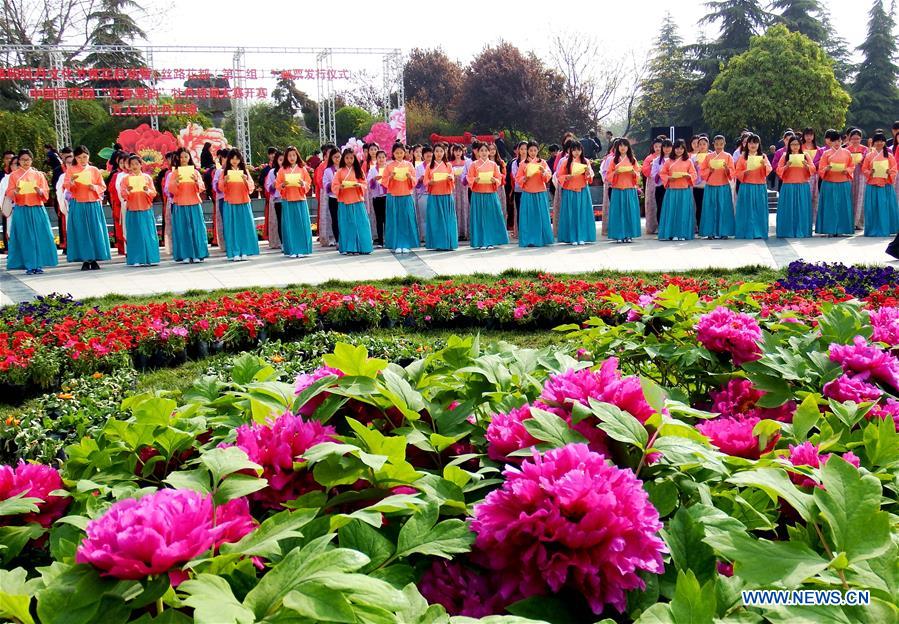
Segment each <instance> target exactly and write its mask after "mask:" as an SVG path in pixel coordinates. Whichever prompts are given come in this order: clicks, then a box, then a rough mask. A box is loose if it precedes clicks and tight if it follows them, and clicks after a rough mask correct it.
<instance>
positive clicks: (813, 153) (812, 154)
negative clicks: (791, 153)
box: [805, 150, 818, 160]
mask: <svg viewBox="0 0 899 624" xmlns="http://www.w3.org/2000/svg"><path fill="white" fill-rule="evenodd" d="M805 155H806V156H808V157H809V158H811V159H812V160H815V156H817V155H818V150H805Z"/></svg>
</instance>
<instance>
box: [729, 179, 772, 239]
mask: <svg viewBox="0 0 899 624" xmlns="http://www.w3.org/2000/svg"><path fill="white" fill-rule="evenodd" d="M735 213H736V222H737V225H736V230H735V232H736V233H735V236H736V237H737V238H744V239H752V238H764V239H767V238H768V186H767V185H766V184H749V183H747V182H744V183H742V184H741V185H740V189H739V190H738V191H737V206H736V210H735Z"/></svg>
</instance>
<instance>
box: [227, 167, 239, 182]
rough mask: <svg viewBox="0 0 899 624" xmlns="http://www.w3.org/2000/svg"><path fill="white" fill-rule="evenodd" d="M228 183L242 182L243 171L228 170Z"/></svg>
mask: <svg viewBox="0 0 899 624" xmlns="http://www.w3.org/2000/svg"><path fill="white" fill-rule="evenodd" d="M227 175H228V182H243V171H241V170H240V169H228V174H227Z"/></svg>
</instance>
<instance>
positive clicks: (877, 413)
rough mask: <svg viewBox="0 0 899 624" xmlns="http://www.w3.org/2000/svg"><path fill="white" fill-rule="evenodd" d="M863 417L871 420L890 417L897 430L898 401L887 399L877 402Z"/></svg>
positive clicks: (898, 427) (898, 429) (898, 423)
mask: <svg viewBox="0 0 899 624" xmlns="http://www.w3.org/2000/svg"><path fill="white" fill-rule="evenodd" d="M865 418H867V419H868V420H872V419H874V418H882V419H884V420H886V419H887V418H892V419H893V422H894V423H895V425H896V431H899V401H897V400H895V399H887V400H886V402H884V403H877V404H875V405H874V406H873V407H871V409H870V410H869V411H868V413H867V414H865Z"/></svg>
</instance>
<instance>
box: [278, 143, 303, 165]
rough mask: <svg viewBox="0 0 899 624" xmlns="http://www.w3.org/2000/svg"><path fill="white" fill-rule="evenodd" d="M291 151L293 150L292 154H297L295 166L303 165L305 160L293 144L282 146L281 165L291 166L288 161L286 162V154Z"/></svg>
mask: <svg viewBox="0 0 899 624" xmlns="http://www.w3.org/2000/svg"><path fill="white" fill-rule="evenodd" d="M291 152H293V153H294V154H296V155H297V167H305V166H306V161H304V160H303V157H302V156H300V150H298V149H297V148H296V146H295V145H288V146H287V147H286V148H284V164H283V165H282V166H283V167H292V166H293V165H291V164H290V163H289V162H287V155H288V154H289V153H291Z"/></svg>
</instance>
